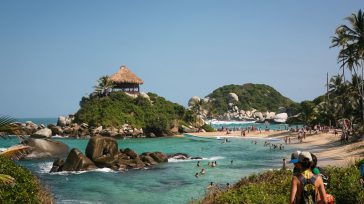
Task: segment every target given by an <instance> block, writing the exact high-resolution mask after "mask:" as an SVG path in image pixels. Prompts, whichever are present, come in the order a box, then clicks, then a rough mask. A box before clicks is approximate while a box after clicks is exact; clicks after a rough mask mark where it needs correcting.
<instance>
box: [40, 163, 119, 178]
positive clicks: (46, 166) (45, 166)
mask: <svg viewBox="0 0 364 204" xmlns="http://www.w3.org/2000/svg"><path fill="white" fill-rule="evenodd" d="M52 166H53V162H44V163H40V164H39V165H38V167H39V170H38V173H42V174H55V175H68V174H83V173H87V172H103V173H116V172H117V171H114V170H112V169H109V168H99V169H94V170H90V171H61V172H52V173H50V171H51V169H52Z"/></svg>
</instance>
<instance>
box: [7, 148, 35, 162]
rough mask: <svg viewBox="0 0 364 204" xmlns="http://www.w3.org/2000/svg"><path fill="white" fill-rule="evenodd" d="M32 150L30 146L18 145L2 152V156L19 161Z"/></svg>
mask: <svg viewBox="0 0 364 204" xmlns="http://www.w3.org/2000/svg"><path fill="white" fill-rule="evenodd" d="M30 150H31V147H29V146H26V145H16V146H12V147H10V148H8V149H6V150H5V151H3V152H0V156H3V157H6V158H9V159H11V160H19V159H22V158H24V157H25V156H26V155H27V154H28V153H29V151H30Z"/></svg>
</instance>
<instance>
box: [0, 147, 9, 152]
mask: <svg viewBox="0 0 364 204" xmlns="http://www.w3.org/2000/svg"><path fill="white" fill-rule="evenodd" d="M7 149H8V148H0V152H3V151H5V150H7Z"/></svg>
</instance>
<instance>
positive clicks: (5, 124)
mask: <svg viewBox="0 0 364 204" xmlns="http://www.w3.org/2000/svg"><path fill="white" fill-rule="evenodd" d="M13 122H15V119H14V118H12V117H10V116H6V115H0V132H3V131H4V132H6V131H8V130H9V126H10V124H11V123H13ZM0 137H4V136H2V135H1V134H0Z"/></svg>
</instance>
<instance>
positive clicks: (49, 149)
mask: <svg viewBox="0 0 364 204" xmlns="http://www.w3.org/2000/svg"><path fill="white" fill-rule="evenodd" d="M21 144H23V145H26V146H29V147H30V152H29V153H28V154H27V155H25V158H27V159H41V158H62V157H64V156H66V155H67V154H68V151H69V149H68V146H67V145H66V144H64V143H63V142H60V141H55V140H51V139H33V138H28V139H26V140H24V141H22V142H21Z"/></svg>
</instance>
